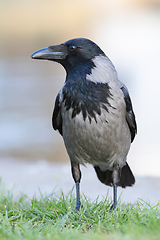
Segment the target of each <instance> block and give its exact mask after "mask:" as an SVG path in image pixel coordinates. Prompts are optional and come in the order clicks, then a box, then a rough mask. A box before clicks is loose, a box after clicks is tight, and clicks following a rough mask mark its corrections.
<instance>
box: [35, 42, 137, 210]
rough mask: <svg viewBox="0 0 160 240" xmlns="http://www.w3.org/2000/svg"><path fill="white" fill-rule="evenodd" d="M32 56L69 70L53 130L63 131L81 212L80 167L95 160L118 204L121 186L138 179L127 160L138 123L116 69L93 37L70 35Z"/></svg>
mask: <svg viewBox="0 0 160 240" xmlns="http://www.w3.org/2000/svg"><path fill="white" fill-rule="evenodd" d="M31 59H39V60H49V61H53V62H57V63H60V64H61V65H62V66H63V67H64V69H65V70H66V79H65V82H64V85H63V86H62V88H61V90H60V91H59V93H58V95H57V97H56V100H55V106H54V110H53V115H52V125H53V129H54V130H58V132H59V133H60V134H61V135H62V137H63V140H64V144H65V147H66V150H67V153H68V155H69V158H70V163H71V172H72V176H73V179H74V181H75V186H76V211H79V209H80V207H81V200H80V181H81V170H80V165H84V166H85V165H86V164H91V165H92V166H93V168H94V170H95V172H96V175H97V177H98V179H99V180H100V181H101V182H102V183H103V184H105V185H108V186H111V187H113V203H112V205H111V207H110V211H111V210H114V209H116V208H117V187H118V186H120V187H122V188H125V187H127V186H132V185H133V184H134V183H135V177H134V175H133V173H132V171H131V169H130V167H129V165H128V163H127V154H128V152H129V149H130V145H131V143H132V142H133V140H134V138H135V135H136V133H137V124H136V119H135V114H134V112H133V107H132V102H131V98H130V95H129V92H128V89H127V87H126V86H125V85H124V84H123V83H122V82H121V81H120V80H119V78H118V75H117V71H116V69H115V67H114V65H113V63H112V62H111V60H110V59H109V58H108V57H107V56H106V54H105V53H104V52H103V51H102V50H101V48H100V47H99V46H98V45H97V44H96V43H95V42H93V41H92V40H90V39H86V38H74V39H70V40H68V41H66V42H64V43H62V44H59V45H51V46H49V47H47V48H42V49H40V50H38V51H36V52H34V53H33V54H32V55H31Z"/></svg>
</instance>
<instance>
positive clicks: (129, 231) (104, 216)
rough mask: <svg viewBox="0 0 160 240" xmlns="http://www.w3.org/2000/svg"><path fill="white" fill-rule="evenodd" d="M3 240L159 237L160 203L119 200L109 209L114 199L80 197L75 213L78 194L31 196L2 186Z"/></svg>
mask: <svg viewBox="0 0 160 240" xmlns="http://www.w3.org/2000/svg"><path fill="white" fill-rule="evenodd" d="M2 192H3V194H1V195H0V239H1V240H4V239H11V240H12V239H16V240H18V239H23V240H24V239H31V240H32V239H33V240H39V239H46V240H47V239H54V240H57V239H63V240H64V239H66V240H72V239H74V240H81V239H88V240H95V239H97V240H98V239H99V240H104V239H108V240H112V239H117V240H122V239H123V240H127V239H128V240H132V239H136V240H137V239H142V240H143V239H144V240H150V239H160V208H159V206H160V202H159V203H157V205H155V206H150V205H149V204H147V203H145V202H143V201H138V202H137V203H136V204H134V205H131V204H129V203H128V204H124V203H119V206H118V210H117V211H112V212H108V210H109V207H110V205H111V199H108V198H105V199H103V201H100V202H99V201H98V199H96V200H95V201H94V202H91V201H90V200H87V199H86V198H85V196H84V195H82V196H81V200H82V205H83V207H82V208H81V209H80V211H79V212H78V213H76V212H75V197H74V194H73V192H72V191H71V192H70V193H69V194H68V195H67V196H64V194H63V193H61V195H60V196H59V197H56V196H55V195H54V193H53V194H51V195H50V196H43V195H42V194H41V196H40V198H39V199H38V200H37V198H35V197H34V198H33V199H29V198H27V196H25V195H23V194H21V196H19V198H18V200H15V198H17V197H16V196H14V194H13V193H11V192H7V191H4V190H2V189H1V193H2Z"/></svg>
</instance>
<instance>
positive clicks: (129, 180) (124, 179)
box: [118, 163, 135, 188]
mask: <svg viewBox="0 0 160 240" xmlns="http://www.w3.org/2000/svg"><path fill="white" fill-rule="evenodd" d="M134 183H135V177H134V175H133V173H132V171H131V169H130V167H129V165H128V164H127V163H126V165H125V166H124V167H123V168H122V170H121V177H120V181H119V184H118V186H121V187H123V188H125V187H128V186H129V187H131V186H132V185H133V184H134Z"/></svg>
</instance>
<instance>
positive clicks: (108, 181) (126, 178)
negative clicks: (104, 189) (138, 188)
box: [94, 163, 135, 188]
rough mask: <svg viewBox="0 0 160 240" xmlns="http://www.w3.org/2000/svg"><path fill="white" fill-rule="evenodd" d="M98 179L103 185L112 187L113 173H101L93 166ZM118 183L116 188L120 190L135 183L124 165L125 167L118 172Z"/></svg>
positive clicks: (128, 169)
mask: <svg viewBox="0 0 160 240" xmlns="http://www.w3.org/2000/svg"><path fill="white" fill-rule="evenodd" d="M94 169H95V171H96V174H97V177H98V179H99V180H100V181H101V182H102V183H104V184H105V185H108V186H112V184H113V171H109V170H107V171H101V170H100V168H99V166H94ZM119 171H120V172H119V181H118V183H117V186H120V187H122V188H125V187H128V186H132V185H133V184H134V183H135V177H134V175H133V173H132V171H131V169H130V167H129V166H128V164H127V163H126V165H125V166H124V167H123V168H122V169H120V170H119Z"/></svg>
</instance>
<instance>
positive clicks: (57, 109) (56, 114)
mask: <svg viewBox="0 0 160 240" xmlns="http://www.w3.org/2000/svg"><path fill="white" fill-rule="evenodd" d="M59 98H60V96H59V94H58V95H57V97H56V101H55V106H54V110H53V115H52V126H53V128H54V130H57V129H58V131H59V133H60V134H61V135H62V136H63V134H62V115H61V106H60V100H59Z"/></svg>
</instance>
